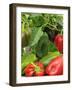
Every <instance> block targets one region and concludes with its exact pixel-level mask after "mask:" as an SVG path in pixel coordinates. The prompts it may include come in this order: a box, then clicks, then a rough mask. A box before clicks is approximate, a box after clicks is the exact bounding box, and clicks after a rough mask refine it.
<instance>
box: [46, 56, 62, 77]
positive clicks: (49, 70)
mask: <svg viewBox="0 0 72 90" xmlns="http://www.w3.org/2000/svg"><path fill="white" fill-rule="evenodd" d="M45 72H46V74H47V75H49V76H53V75H62V74H63V57H62V56H57V57H56V58H55V59H53V60H52V61H51V62H50V63H49V64H48V66H47V67H46V70H45Z"/></svg>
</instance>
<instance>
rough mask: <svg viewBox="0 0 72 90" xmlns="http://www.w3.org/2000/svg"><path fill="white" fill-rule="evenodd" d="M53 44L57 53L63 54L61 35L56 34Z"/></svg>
mask: <svg viewBox="0 0 72 90" xmlns="http://www.w3.org/2000/svg"><path fill="white" fill-rule="evenodd" d="M54 43H55V45H56V47H57V49H58V51H59V52H61V53H63V35H60V34H58V35H57V36H56V37H55V40H54Z"/></svg>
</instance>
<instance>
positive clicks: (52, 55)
mask: <svg viewBox="0 0 72 90" xmlns="http://www.w3.org/2000/svg"><path fill="white" fill-rule="evenodd" d="M57 56H60V53H59V52H58V51H56V52H48V55H46V56H44V57H43V58H42V59H41V60H40V61H41V62H42V63H43V64H44V65H45V66H46V65H48V64H49V62H50V61H52V60H53V59H54V58H56V57H57Z"/></svg>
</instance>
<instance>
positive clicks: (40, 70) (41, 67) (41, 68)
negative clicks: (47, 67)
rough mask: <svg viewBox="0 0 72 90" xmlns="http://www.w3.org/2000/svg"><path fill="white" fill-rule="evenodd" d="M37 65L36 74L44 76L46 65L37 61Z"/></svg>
mask: <svg viewBox="0 0 72 90" xmlns="http://www.w3.org/2000/svg"><path fill="white" fill-rule="evenodd" d="M35 65H36V66H37V67H35V73H34V75H35V76H44V65H43V63H42V62H36V63H35Z"/></svg>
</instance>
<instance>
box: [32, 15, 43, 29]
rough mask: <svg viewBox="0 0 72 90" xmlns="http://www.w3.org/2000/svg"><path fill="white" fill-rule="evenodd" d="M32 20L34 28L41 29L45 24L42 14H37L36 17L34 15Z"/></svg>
mask: <svg viewBox="0 0 72 90" xmlns="http://www.w3.org/2000/svg"><path fill="white" fill-rule="evenodd" d="M31 19H32V21H33V26H35V27H40V26H42V25H43V24H44V18H43V16H42V15H40V14H36V15H35V14H33V15H32V17H31Z"/></svg>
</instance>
